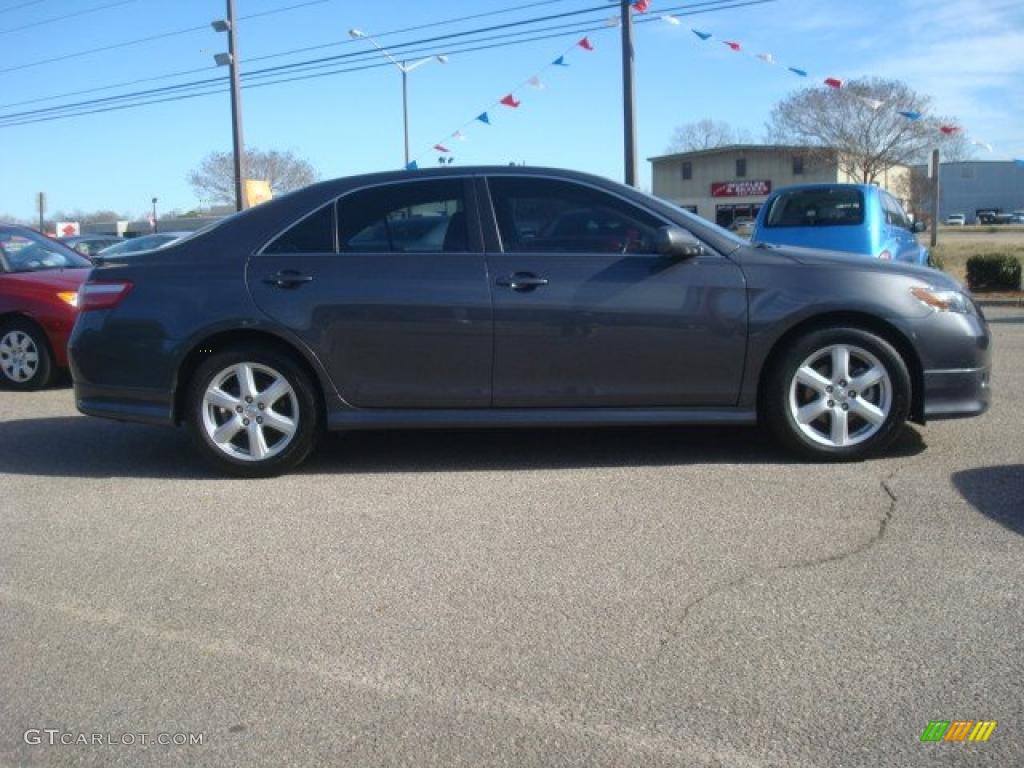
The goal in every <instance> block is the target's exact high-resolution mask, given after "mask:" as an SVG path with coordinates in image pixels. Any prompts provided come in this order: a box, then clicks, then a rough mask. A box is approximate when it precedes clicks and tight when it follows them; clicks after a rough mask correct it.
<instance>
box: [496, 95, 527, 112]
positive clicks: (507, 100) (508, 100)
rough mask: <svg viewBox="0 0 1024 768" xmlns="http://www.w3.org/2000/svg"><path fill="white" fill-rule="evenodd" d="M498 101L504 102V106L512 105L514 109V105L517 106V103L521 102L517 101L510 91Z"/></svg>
mask: <svg viewBox="0 0 1024 768" xmlns="http://www.w3.org/2000/svg"><path fill="white" fill-rule="evenodd" d="M499 103H500V104H504V105H505V106H506V107H512V109H515V108H516V107H518V106H519V105H520V104H521V103H522V102H520V101H517V100H516V97H515V96H513V95H512V94H511V93H510V94H509V95H508V96H506V97H505V98H503V99H502V100H501V101H500V102H499Z"/></svg>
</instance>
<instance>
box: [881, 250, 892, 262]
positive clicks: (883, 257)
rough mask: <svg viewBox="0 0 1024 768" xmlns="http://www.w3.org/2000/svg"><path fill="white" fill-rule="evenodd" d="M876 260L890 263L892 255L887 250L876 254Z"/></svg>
mask: <svg viewBox="0 0 1024 768" xmlns="http://www.w3.org/2000/svg"><path fill="white" fill-rule="evenodd" d="M878 258H880V259H881V260H882V261H892V254H891V253H890V252H889V251H888V249H887V250H884V251H882V252H881V253H880V254H878Z"/></svg>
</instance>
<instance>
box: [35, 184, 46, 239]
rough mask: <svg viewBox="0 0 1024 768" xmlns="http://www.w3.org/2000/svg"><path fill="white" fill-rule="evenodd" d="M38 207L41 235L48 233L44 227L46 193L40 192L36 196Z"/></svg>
mask: <svg viewBox="0 0 1024 768" xmlns="http://www.w3.org/2000/svg"><path fill="white" fill-rule="evenodd" d="M36 205H37V206H38V208H39V232H40V234H42V233H44V232H45V231H46V229H45V227H44V225H43V218H44V217H45V216H46V193H45V192H40V193H39V194H37V195H36Z"/></svg>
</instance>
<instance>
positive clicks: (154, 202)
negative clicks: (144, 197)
mask: <svg viewBox="0 0 1024 768" xmlns="http://www.w3.org/2000/svg"><path fill="white" fill-rule="evenodd" d="M159 228H160V225H159V224H157V222H156V198H155V197H154V198H153V231H154V232H157V231H158V230H159Z"/></svg>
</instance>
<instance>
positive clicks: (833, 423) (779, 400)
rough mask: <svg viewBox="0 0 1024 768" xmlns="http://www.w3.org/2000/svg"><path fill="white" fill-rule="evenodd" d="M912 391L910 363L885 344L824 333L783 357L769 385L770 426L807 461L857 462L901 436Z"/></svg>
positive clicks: (863, 335) (849, 332)
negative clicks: (908, 368) (908, 364)
mask: <svg viewBox="0 0 1024 768" xmlns="http://www.w3.org/2000/svg"><path fill="white" fill-rule="evenodd" d="M843 350H845V354H844V351H843ZM844 359H845V360H846V363H845V371H844V370H843V368H844V363H843V361H844ZM876 379H877V381H876ZM857 382H860V385H859V387H860V391H858V388H857ZM872 382H874V383H872ZM851 385H852V386H851ZM865 387H866V388H865ZM911 387H912V385H911V380H910V373H909V371H908V370H907V365H906V363H905V362H904V360H903V358H902V357H901V356H900V354H899V352H897V351H896V350H895V349H894V348H893V346H892V345H891V344H889V342H887V341H886V340H885V339H882V338H880V337H879V336H877V335H875V334H873V333H870V332H869V331H865V330H862V329H860V328H847V327H836V328H824V329H820V330H816V331H812V332H809V333H807V334H805V335H803V336H800V337H798V338H797V339H796V340H795V341H794V342H793V343H791V344H790V345H789V347H788V349H785V350H783V352H782V354H781V355H780V357H779V358H778V360H777V361H776V363H775V365H774V366H773V368H772V370H771V371H770V372H769V376H768V379H767V382H766V388H765V393H764V400H763V405H764V409H765V418H766V421H767V423H768V426H769V427H770V429H771V430H772V432H773V433H774V434H775V436H776V438H777V439H778V440H779V441H780V442H781V443H782V444H783V445H785V446H786V447H787V448H789V449H790V450H791V451H793V452H795V453H796V454H797V455H799V456H802V457H803V458H806V459H811V460H815V461H858V460H861V459H864V458H867V457H868V456H871V455H874V454H877V453H879V452H881V451H882V450H883V449H884V448H885V447H886V446H888V445H889V443H891V442H892V440H893V439H894V438H895V437H896V436H897V435H898V434H899V431H900V429H901V428H902V426H903V424H904V422H905V421H906V420H907V417H908V416H909V414H910V403H911V394H912V389H911ZM844 427H845V429H844Z"/></svg>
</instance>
